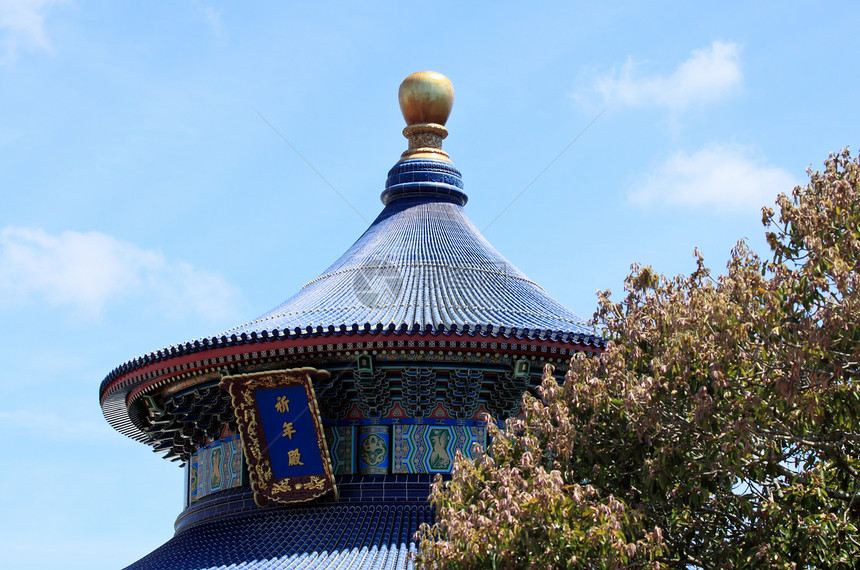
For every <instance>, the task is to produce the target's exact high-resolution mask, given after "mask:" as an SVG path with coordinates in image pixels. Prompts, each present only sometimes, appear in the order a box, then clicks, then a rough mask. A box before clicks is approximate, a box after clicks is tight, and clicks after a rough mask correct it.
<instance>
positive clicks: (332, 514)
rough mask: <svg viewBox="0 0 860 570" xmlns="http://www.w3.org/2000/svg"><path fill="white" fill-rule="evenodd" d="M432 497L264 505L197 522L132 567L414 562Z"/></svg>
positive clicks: (391, 568) (389, 566)
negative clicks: (418, 534)
mask: <svg viewBox="0 0 860 570" xmlns="http://www.w3.org/2000/svg"><path fill="white" fill-rule="evenodd" d="M432 519H433V516H432V509H431V506H430V504H429V503H428V502H427V501H415V502H399V503H388V504H378V503H377V504H373V503H364V504H361V503H358V504H356V503H351V504H350V503H346V504H328V505H320V506H308V507H295V508H286V509H259V510H256V511H255V512H253V513H251V514H246V515H241V516H234V517H225V518H221V519H216V520H212V521H208V522H204V523H201V524H197V525H194V526H190V527H188V528H186V529H184V530H181V531H179V532H177V534H176V535H175V536H174V537H173V538H172V539H170V540H169V541H167V542H166V543H165V544H164V545H162V546H161V547H159V548H158V549H156V550H155V551H153V552H152V553H150V554H149V555H147V556H145V557H144V558H142V559H141V560H139V561H137V562H135V563H134V564H132V565H131V566H128V568H127V570H149V569H152V570H215V569H226V568H230V569H236V570H238V569H248V570H250V569H260V570H262V569H272V570H274V569H276V568H277V569H278V570H287V569H298V568H306V569H311V568H344V569H346V568H350V569H370V568H374V569H379V570H395V569H396V570H404V569H407V568H412V567H413V564H412V560H411V556H410V555H411V554H412V553H414V552H415V551H416V543H415V539H414V535H415V532H416V531H417V530H418V527H419V526H420V524H421V523H424V522H426V523H431V522H432Z"/></svg>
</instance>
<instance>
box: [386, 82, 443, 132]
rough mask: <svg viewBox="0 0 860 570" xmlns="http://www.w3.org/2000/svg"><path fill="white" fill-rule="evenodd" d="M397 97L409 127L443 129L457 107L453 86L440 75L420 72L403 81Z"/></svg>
mask: <svg viewBox="0 0 860 570" xmlns="http://www.w3.org/2000/svg"><path fill="white" fill-rule="evenodd" d="M397 97H398V99H399V100H400V111H401V112H402V113H403V118H404V119H406V124H407V125H416V124H428V123H429V124H436V125H444V124H445V122H446V121H447V120H448V115H450V114H451V107H452V106H453V105H454V85H453V84H452V83H451V80H450V79H448V78H447V77H445V76H444V75H442V74H441V73H436V72H435V71H419V72H417V73H413V74H412V75H410V76H408V77H407V78H406V79H404V80H403V83H401V84H400V91H399V92H398V94H397Z"/></svg>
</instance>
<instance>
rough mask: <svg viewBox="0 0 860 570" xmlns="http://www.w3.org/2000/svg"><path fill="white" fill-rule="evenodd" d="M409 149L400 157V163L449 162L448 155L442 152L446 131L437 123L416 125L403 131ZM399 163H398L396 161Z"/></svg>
mask: <svg viewBox="0 0 860 570" xmlns="http://www.w3.org/2000/svg"><path fill="white" fill-rule="evenodd" d="M403 136H404V137H406V138H407V140H408V141H409V148H408V149H407V150H406V151H404V152H403V154H402V155H400V161H403V160H411V159H429V160H444V161H445V162H451V159H450V158H449V157H448V153H447V152H445V151H444V150H442V141H443V140H444V139H445V137H447V136H448V129H446V128H445V127H443V126H442V125H440V124H438V123H417V124H413V125H409V126H407V127H406V128H405V129H403ZM398 162H399V161H398Z"/></svg>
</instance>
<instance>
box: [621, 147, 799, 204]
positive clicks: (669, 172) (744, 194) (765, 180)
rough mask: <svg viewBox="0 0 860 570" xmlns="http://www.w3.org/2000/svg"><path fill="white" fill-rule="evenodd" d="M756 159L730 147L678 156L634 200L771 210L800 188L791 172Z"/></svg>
mask: <svg viewBox="0 0 860 570" xmlns="http://www.w3.org/2000/svg"><path fill="white" fill-rule="evenodd" d="M751 154H752V153H750V152H749V151H748V150H746V149H744V148H741V147H730V146H712V147H707V148H704V149H702V150H699V151H697V152H694V153H691V154H689V153H685V152H677V153H675V154H674V155H672V156H671V157H669V159H668V160H666V161H665V162H664V163H663V164H662V165H660V166H659V167H658V168H657V169H656V170H655V171H654V172H651V173H649V174H647V175H645V177H644V178H643V179H642V180H641V181H640V182H639V183H638V184H636V185H635V187H634V188H633V189H632V190H631V192H630V194H629V198H630V201H631V202H633V203H634V204H638V205H649V204H654V203H657V204H672V205H681V206H714V207H718V208H720V209H724V210H732V209H736V210H741V209H749V208H757V207H760V206H764V205H771V204H772V203H773V200H774V198H775V197H776V196H777V194H779V193H780V192H789V191H790V190H791V189H792V188H794V187H795V186H796V185H797V184H798V181H797V180H795V178H794V177H792V176H791V175H790V174H788V173H787V172H786V171H784V170H782V169H780V168H777V167H775V166H769V165H767V164H763V163H762V162H761V161H759V160H755V159H754V158H753V157H751V156H750V155H751Z"/></svg>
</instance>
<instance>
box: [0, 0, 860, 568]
mask: <svg viewBox="0 0 860 570" xmlns="http://www.w3.org/2000/svg"><path fill="white" fill-rule="evenodd" d="M250 4H251V3H242V4H239V3H236V4H232V3H226V2H204V1H189V2H185V1H176V2H134V3H130V2H107V1H105V2H96V1H93V2H89V1H83V0H79V1H71V0H69V1H51V0H0V106H2V110H3V112H2V121H0V174H2V182H0V196H2V201H0V322H2V323H3V325H4V326H3V327H2V332H0V335H2V336H0V363H2V365H3V367H2V372H0V445H2V448H3V457H4V460H3V463H2V465H3V467H4V468H3V469H0V489H2V491H0V513H2V516H0V566H2V567H17V566H24V565H26V566H27V567H30V568H56V567H64V568H90V569H96V568H116V567H121V566H123V565H125V564H128V563H130V562H132V561H133V560H136V559H137V558H139V557H141V556H142V555H143V554H145V553H146V552H148V551H150V550H152V549H153V548H155V547H156V546H157V545H159V544H160V543H162V542H163V541H165V540H167V539H168V538H169V537H170V536H171V534H172V525H173V521H174V519H175V517H176V516H177V515H178V514H179V511H180V510H181V501H182V474H181V471H180V469H179V468H178V467H177V466H176V464H173V463H168V462H166V461H164V460H161V459H160V458H159V457H157V456H156V455H154V454H153V453H152V452H151V451H149V449H148V448H147V447H145V446H143V445H140V444H137V443H135V442H133V441H131V440H128V439H126V438H124V437H123V436H121V435H119V434H117V433H115V432H113V431H112V430H111V428H110V427H109V426H108V424H107V423H106V422H105V421H104V419H103V418H102V416H101V412H100V409H99V407H98V402H97V389H98V385H99V382H100V381H101V380H102V378H103V377H104V376H105V375H106V374H107V373H108V372H109V371H110V370H111V369H113V368H114V367H115V366H117V365H119V364H121V363H123V362H125V361H126V360H129V359H131V358H134V357H135V356H137V355H139V354H143V353H146V352H149V351H150V350H154V349H158V348H161V347H163V346H166V345H170V344H172V343H176V342H179V341H184V340H189V339H192V338H198V337H201V336H204V335H212V334H216V333H220V332H221V331H222V330H224V329H226V328H229V327H231V326H233V325H235V324H238V323H241V322H246V321H248V320H251V319H252V318H255V317H256V316H258V315H259V314H261V313H263V312H265V311H266V310H268V309H270V308H272V307H274V306H275V305H277V304H279V303H280V302H281V301H283V300H284V299H286V298H287V297H289V296H290V295H291V294H292V293H294V292H295V291H297V290H298V289H299V288H300V287H301V286H302V285H303V284H305V283H306V282H308V281H310V280H311V279H313V278H315V277H316V276H317V275H318V274H319V273H320V272H321V271H322V270H323V269H325V267H326V266H327V265H328V264H329V263H330V262H331V261H333V260H335V259H336V258H337V257H338V256H339V255H340V254H341V253H342V252H343V251H344V250H345V249H346V248H347V247H348V246H349V245H350V244H351V243H352V242H353V241H354V240H355V239H356V238H357V237H358V236H359V235H360V234H361V233H362V231H363V230H364V228H365V227H366V225H367V223H368V221H370V220H372V219H373V218H374V217H375V216H376V214H377V213H378V212H379V210H380V209H381V203H380V202H379V194H380V192H381V191H382V189H383V184H384V181H385V176H386V173H387V171H388V169H389V168H390V167H391V166H392V165H393V164H394V163H395V161H396V160H397V159H398V158H399V156H400V153H401V152H402V151H403V150H404V149H405V148H406V140H405V139H404V138H403V137H402V136H401V134H400V131H401V129H402V127H403V121H402V118H401V116H400V112H399V109H398V106H397V98H396V95H397V88H398V85H399V84H400V81H401V80H402V79H403V78H404V77H405V76H406V75H408V74H409V73H412V72H414V71H419V70H424V69H431V70H435V71H439V72H442V73H444V74H446V75H447V76H448V77H450V78H451V80H452V81H453V83H454V86H455V90H456V99H455V103H454V108H453V112H452V114H451V119H450V120H449V122H448V129H449V131H450V136H449V137H448V139H447V140H446V141H445V149H446V151H447V152H449V154H450V155H451V157H452V159H453V161H454V163H455V164H456V165H457V166H458V167H459V168H460V170H461V171H462V172H463V176H464V180H465V184H466V191H467V193H468V194H469V197H470V202H469V204H468V205H467V206H466V208H467V211H468V213H469V215H470V216H471V217H472V219H473V221H474V222H475V223H476V225H477V226H478V227H479V228H480V229H482V230H483V231H484V233H485V235H486V236H487V238H488V239H489V240H490V241H491V242H492V243H493V244H494V245H495V246H496V248H497V249H499V251H501V252H502V253H503V254H504V255H505V256H506V257H507V258H508V259H509V260H510V261H511V262H512V263H513V264H514V265H516V266H518V267H519V268H520V269H521V270H523V271H524V272H525V273H526V274H527V275H528V276H529V277H531V278H532V279H533V280H535V281H537V282H538V283H540V284H541V285H542V286H543V287H544V288H545V289H546V290H547V291H548V292H549V293H550V294H551V295H553V296H554V297H555V298H557V299H558V300H559V301H561V302H562V303H564V304H565V305H567V306H568V307H570V308H571V309H573V310H574V311H577V312H578V313H579V314H580V315H583V316H586V317H588V316H590V315H591V314H592V312H593V311H594V307H595V304H596V297H595V291H597V290H598V289H612V290H613V291H615V292H616V295H617V294H618V293H620V291H621V283H622V280H623V278H624V276H625V275H626V274H627V272H628V270H629V266H630V264H631V263H633V262H641V263H644V264H650V265H653V266H654V267H655V268H656V269H657V270H658V271H661V272H665V273H672V274H674V273H679V272H689V271H690V270H691V269H692V268H693V257H692V252H693V248H694V247H698V248H699V249H700V250H701V251H702V252H703V253H704V255H705V258H706V261H707V262H708V263H709V265H710V266H711V267H713V268H715V270H717V271H719V270H720V269H721V268H722V267H723V265H724V264H725V261H726V259H727V257H728V252H729V250H730V248H731V247H732V245H734V243H735V242H736V240H737V239H739V238H742V237H747V238H749V240H750V243H751V244H752V246H753V248H755V249H757V250H760V251H763V250H764V249H765V246H764V240H763V238H762V235H763V233H762V230H761V226H760V218H761V214H760V207H761V206H762V205H763V204H771V203H772V202H773V198H774V197H775V196H776V194H777V193H778V192H780V191H789V190H790V189H791V188H792V186H793V185H795V184H798V183H802V182H804V180H805V179H806V175H805V169H806V168H807V167H808V166H810V165H811V166H813V167H816V168H817V167H818V166H819V165H820V164H821V162H822V161H823V160H824V158H826V156H827V154H828V152H830V151H835V150H837V149H839V148H841V147H844V146H848V145H850V146H852V147H853V148H854V149H855V151H856V148H857V145H858V143H860V141H858V126H860V106H858V104H857V97H858V92H860V85H858V82H859V80H858V78H860V69H858V68H860V65H858V58H857V48H856V32H857V30H858V29H860V10H858V8H857V6H856V3H853V2H845V3H838V2H831V3H828V4H827V7H826V9H821V8H816V7H814V6H813V3H801V2H797V3H792V2H737V3H735V2H720V3H713V4H705V3H692V2H690V3H688V2H649V3H644V2H630V3H624V2H547V3H540V4H537V3H512V2H492V3H473V4H469V5H463V4H464V3H460V2H450V3H449V2H433V3H426V4H416V5H407V4H404V3H394V2H367V1H364V2H348V3H341V4H335V3H329V2H314V3H310V2H300V3H299V2H258V3H253V5H250ZM261 116H262V118H261ZM595 118H596V120H595ZM264 119H265V120H264ZM266 121H268V122H269V123H271V125H273V126H274V127H275V128H277V130H278V131H279V132H280V133H281V134H282V135H283V137H284V138H285V139H286V140H287V141H289V144H290V145H292V146H293V147H295V149H297V150H298V152H300V153H301V155H302V156H303V157H304V158H305V159H306V160H307V162H309V163H310V164H311V165H312V166H313V168H311V167H310V166H308V164H307V163H306V162H305V161H304V160H303V159H302V158H301V157H300V156H299V155H298V154H297V153H296V152H295V151H294V150H293V149H291V148H290V146H289V145H288V144H286V143H285V142H284V141H283V140H282V139H281V138H280V137H279V136H278V134H277V133H275V132H274V131H273V129H272V128H271V127H270V126H269V125H268V124H267V122H266ZM592 121H593V123H592ZM589 124H591V126H590V127H588V128H587V129H586V130H585V132H584V133H583V132H582V131H583V129H585V128H586V127H587V126H588V125H589ZM580 133H581V136H579V138H576V137H577V136H578V135H580ZM574 140H575V142H573V141H574ZM572 142H573V144H571V143H572ZM565 149H566V150H565ZM562 151H564V152H562ZM560 153H561V154H560ZM559 154H560V156H559ZM314 169H315V170H316V171H318V172H319V174H318V173H317V172H315V170H314ZM332 187H334V188H335V189H336V190H337V192H339V193H340V194H342V195H343V197H344V199H345V200H342V199H341V198H340V197H339V196H338V194H337V193H336V192H335V191H334V190H333V189H332ZM508 206H510V207H508ZM506 208H507V209H506ZM356 211H357V212H356ZM500 213H501V215H499V214H500Z"/></svg>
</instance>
